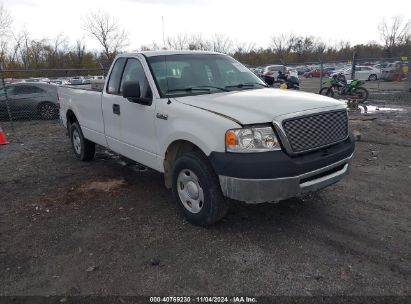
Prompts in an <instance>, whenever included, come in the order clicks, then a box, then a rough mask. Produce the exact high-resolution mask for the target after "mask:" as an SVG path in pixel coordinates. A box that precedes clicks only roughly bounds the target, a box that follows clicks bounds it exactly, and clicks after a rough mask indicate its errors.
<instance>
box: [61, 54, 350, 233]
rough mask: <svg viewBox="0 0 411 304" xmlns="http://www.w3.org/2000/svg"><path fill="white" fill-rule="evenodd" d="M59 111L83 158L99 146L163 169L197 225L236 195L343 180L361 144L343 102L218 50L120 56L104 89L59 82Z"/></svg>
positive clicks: (261, 195)
mask: <svg viewBox="0 0 411 304" xmlns="http://www.w3.org/2000/svg"><path fill="white" fill-rule="evenodd" d="M59 96H60V102H61V107H60V115H61V120H62V123H63V124H64V126H66V127H67V129H68V134H69V137H70V139H71V143H72V147H73V150H74V154H75V155H76V157H77V158H78V159H80V160H83V161H89V160H92V159H93V156H94V153H95V144H98V145H101V146H105V147H107V148H109V149H111V150H113V151H114V152H116V153H118V154H120V155H122V156H124V157H126V158H129V159H131V160H134V161H136V162H138V163H141V164H143V165H145V166H147V167H149V168H152V169H154V170H157V171H159V172H161V173H163V174H164V179H165V186H166V187H167V188H171V189H172V194H173V197H174V199H175V201H176V202H177V205H178V208H179V209H180V210H181V211H182V212H183V214H184V215H185V217H186V218H187V220H188V221H189V222H191V223H193V224H195V225H202V226H206V225H210V224H212V223H215V222H216V221H218V220H219V219H221V218H222V217H224V215H225V214H226V212H227V210H228V204H229V199H233V200H237V201H244V202H247V203H263V202H278V201H280V200H284V199H287V198H290V197H295V196H299V195H301V194H303V193H307V192H311V191H316V190H319V189H322V188H324V187H326V186H328V185H331V184H333V183H335V182H337V181H339V180H341V179H342V178H343V176H344V175H346V173H347V172H348V170H349V167H350V162H351V159H352V157H353V153H354V141H353V138H352V135H351V132H350V129H349V124H348V115H347V110H346V107H345V105H344V104H343V103H341V102H339V101H335V100H333V99H331V98H328V97H325V96H320V95H316V94H311V93H301V92H291V91H288V90H281V89H274V88H269V87H268V86H267V85H266V84H265V83H264V82H263V81H262V80H260V79H259V78H258V77H257V76H255V75H254V74H253V73H252V72H251V71H249V70H248V69H247V68H246V67H245V66H243V65H242V64H241V63H239V62H237V61H236V60H235V59H233V58H231V57H230V56H227V55H223V54H219V53H213V52H193V51H153V52H141V53H132V54H122V55H119V56H117V58H116V59H115V60H114V62H113V64H112V67H111V68H110V71H109V73H108V77H107V81H106V84H105V85H104V88H103V90H102V91H96V90H91V89H84V88H78V87H75V88H71V87H67V86H66V87H65V86H60V87H59Z"/></svg>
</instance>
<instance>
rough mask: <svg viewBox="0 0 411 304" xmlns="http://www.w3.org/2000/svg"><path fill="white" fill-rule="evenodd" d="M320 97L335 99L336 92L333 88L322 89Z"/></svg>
mask: <svg viewBox="0 0 411 304" xmlns="http://www.w3.org/2000/svg"><path fill="white" fill-rule="evenodd" d="M320 95H324V96H328V97H334V91H333V90H332V89H331V88H327V87H326V88H322V89H321V90H320Z"/></svg>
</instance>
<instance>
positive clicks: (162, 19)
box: [161, 16, 166, 49]
mask: <svg viewBox="0 0 411 304" xmlns="http://www.w3.org/2000/svg"><path fill="white" fill-rule="evenodd" d="M161 21H162V23H163V49H165V48H166V39H165V36H164V16H161Z"/></svg>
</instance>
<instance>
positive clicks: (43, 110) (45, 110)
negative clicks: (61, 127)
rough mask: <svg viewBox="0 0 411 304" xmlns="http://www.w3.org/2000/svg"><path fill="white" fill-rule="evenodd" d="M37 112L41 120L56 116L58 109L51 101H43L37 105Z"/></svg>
mask: <svg viewBox="0 0 411 304" xmlns="http://www.w3.org/2000/svg"><path fill="white" fill-rule="evenodd" d="M38 111H39V112H38V113H39V115H40V118H41V119H43V120H51V119H56V118H58V115H59V110H58V108H57V106H56V105H55V104H54V103H52V102H44V103H42V104H40V105H39V107H38Z"/></svg>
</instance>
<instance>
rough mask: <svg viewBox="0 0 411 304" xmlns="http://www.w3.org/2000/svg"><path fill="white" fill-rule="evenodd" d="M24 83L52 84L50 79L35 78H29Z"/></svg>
mask: <svg viewBox="0 0 411 304" xmlns="http://www.w3.org/2000/svg"><path fill="white" fill-rule="evenodd" d="M23 82H44V83H50V79H48V78H34V77H31V78H28V79H25V80H23Z"/></svg>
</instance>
